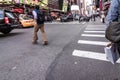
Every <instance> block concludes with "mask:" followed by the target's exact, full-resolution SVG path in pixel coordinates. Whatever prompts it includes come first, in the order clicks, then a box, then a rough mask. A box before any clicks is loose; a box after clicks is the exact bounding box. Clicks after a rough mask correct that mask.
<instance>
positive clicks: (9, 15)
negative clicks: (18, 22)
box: [5, 12, 15, 19]
mask: <svg viewBox="0 0 120 80" xmlns="http://www.w3.org/2000/svg"><path fill="white" fill-rule="evenodd" d="M5 14H6V16H7V17H8V18H12V19H14V18H15V17H14V15H13V14H12V13H9V12H6V13H5Z"/></svg>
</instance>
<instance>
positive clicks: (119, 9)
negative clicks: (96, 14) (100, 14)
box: [105, 0, 120, 45]
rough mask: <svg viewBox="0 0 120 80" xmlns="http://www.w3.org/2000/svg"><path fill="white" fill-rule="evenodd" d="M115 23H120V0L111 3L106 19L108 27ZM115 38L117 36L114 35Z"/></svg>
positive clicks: (113, 0)
mask: <svg viewBox="0 0 120 80" xmlns="http://www.w3.org/2000/svg"><path fill="white" fill-rule="evenodd" d="M114 21H117V22H120V0H112V1H111V3H110V7H109V10H108V13H107V16H106V19H105V23H106V25H107V27H108V26H109V25H110V23H111V22H114ZM116 29H117V28H116ZM118 31H119V30H118ZM114 36H116V35H114ZM111 43H112V42H111ZM111 43H109V44H111ZM109 44H108V45H109Z"/></svg>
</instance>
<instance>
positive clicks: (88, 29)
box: [85, 28, 105, 30]
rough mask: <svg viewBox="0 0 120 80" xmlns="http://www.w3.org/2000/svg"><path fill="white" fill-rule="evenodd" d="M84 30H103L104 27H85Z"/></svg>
mask: <svg viewBox="0 0 120 80" xmlns="http://www.w3.org/2000/svg"><path fill="white" fill-rule="evenodd" d="M85 30H105V28H86V29H85Z"/></svg>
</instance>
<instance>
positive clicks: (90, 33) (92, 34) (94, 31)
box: [72, 25, 120, 63]
mask: <svg viewBox="0 0 120 80" xmlns="http://www.w3.org/2000/svg"><path fill="white" fill-rule="evenodd" d="M105 28H106V26H105V25H88V26H87V27H86V28H85V30H84V32H83V34H81V39H80V40H78V42H77V44H78V45H89V46H90V47H89V48H92V47H93V46H101V48H103V51H101V52H95V51H91V50H90V51H89V50H88V51H87V50H82V49H81V50H79V49H74V51H73V52H72V55H73V56H77V57H82V58H89V59H95V60H101V61H108V60H107V59H106V55H105V53H103V52H104V47H105V45H107V44H108V43H109V42H108V41H107V40H106V41H104V40H102V39H103V38H105V34H104V33H105ZM86 38H87V40H85V39H86ZM89 38H90V39H89ZM91 38H94V40H91ZM95 39H96V40H95ZM98 39H99V41H98ZM100 40H101V41H100ZM117 63H120V60H118V61H117Z"/></svg>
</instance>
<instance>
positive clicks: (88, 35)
mask: <svg viewBox="0 0 120 80" xmlns="http://www.w3.org/2000/svg"><path fill="white" fill-rule="evenodd" d="M81 36H86V37H105V35H100V34H82V35H81Z"/></svg>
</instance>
